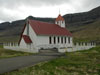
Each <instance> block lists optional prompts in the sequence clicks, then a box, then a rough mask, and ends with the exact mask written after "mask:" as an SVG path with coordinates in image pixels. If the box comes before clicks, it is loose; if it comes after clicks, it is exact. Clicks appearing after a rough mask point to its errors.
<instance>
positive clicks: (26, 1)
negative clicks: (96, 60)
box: [0, 0, 100, 21]
mask: <svg viewBox="0 0 100 75" xmlns="http://www.w3.org/2000/svg"><path fill="white" fill-rule="evenodd" d="M74 2H76V4H75V5H73V3H74ZM77 2H79V3H80V4H81V7H80V6H78V5H77ZM61 4H66V5H67V4H69V5H71V6H72V7H73V8H74V9H75V10H76V12H79V11H87V10H90V9H92V8H95V7H97V6H100V0H0V20H4V21H7V20H8V21H10V20H12V19H13V20H15V19H18V17H17V16H16V15H15V16H11V15H8V14H7V12H4V11H3V10H4V8H6V9H10V10H17V11H18V8H19V7H20V6H21V5H24V6H25V7H27V6H31V7H41V6H42V5H44V6H49V5H51V6H54V5H61ZM65 8H66V7H65ZM69 8H70V7H69Z"/></svg>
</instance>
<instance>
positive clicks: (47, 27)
mask: <svg viewBox="0 0 100 75" xmlns="http://www.w3.org/2000/svg"><path fill="white" fill-rule="evenodd" d="M29 24H30V25H31V27H32V28H33V30H34V31H35V33H36V34H37V35H58V36H59V35H60V36H61V35H62V36H72V34H71V33H70V32H69V31H68V30H67V29H66V28H62V27H60V26H59V25H57V24H50V23H46V22H41V21H36V20H29Z"/></svg>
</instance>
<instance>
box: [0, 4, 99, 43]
mask: <svg viewBox="0 0 100 75" xmlns="http://www.w3.org/2000/svg"><path fill="white" fill-rule="evenodd" d="M63 17H64V19H65V21H66V27H67V28H68V29H69V30H70V31H71V32H72V34H73V37H75V41H86V40H89V41H100V39H99V38H100V36H99V35H100V34H99V32H100V29H99V27H100V6H99V7H97V8H94V9H92V10H90V11H88V12H82V13H74V14H66V15H64V16H63ZM27 18H28V19H32V20H39V21H44V22H50V23H54V20H55V18H40V17H33V16H29V17H27ZM27 18H26V19H27ZM26 19H23V20H17V21H13V22H11V23H10V22H4V23H1V24H0V42H9V41H10V42H11V41H18V39H19V37H20V34H21V32H22V28H23V26H24V24H25V22H26ZM94 28H95V29H94Z"/></svg>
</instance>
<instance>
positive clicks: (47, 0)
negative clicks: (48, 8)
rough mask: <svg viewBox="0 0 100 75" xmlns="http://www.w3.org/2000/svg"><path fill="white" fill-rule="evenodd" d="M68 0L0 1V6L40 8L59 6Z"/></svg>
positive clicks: (68, 0)
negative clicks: (43, 6)
mask: <svg viewBox="0 0 100 75" xmlns="http://www.w3.org/2000/svg"><path fill="white" fill-rule="evenodd" d="M69 2H70V0H0V6H3V7H10V8H13V7H18V6H20V5H28V6H41V5H59V4H63V3H69Z"/></svg>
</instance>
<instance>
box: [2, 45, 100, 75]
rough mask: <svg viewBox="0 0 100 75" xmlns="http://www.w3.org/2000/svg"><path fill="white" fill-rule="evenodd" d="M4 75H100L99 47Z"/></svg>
mask: <svg viewBox="0 0 100 75" xmlns="http://www.w3.org/2000/svg"><path fill="white" fill-rule="evenodd" d="M4 75H100V47H96V48H92V49H90V50H87V51H86V50H85V51H79V52H71V53H66V57H61V58H57V59H55V60H52V61H48V62H43V63H40V64H37V65H35V66H32V67H26V68H22V69H19V70H16V71H12V72H9V73H5V74H4Z"/></svg>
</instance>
